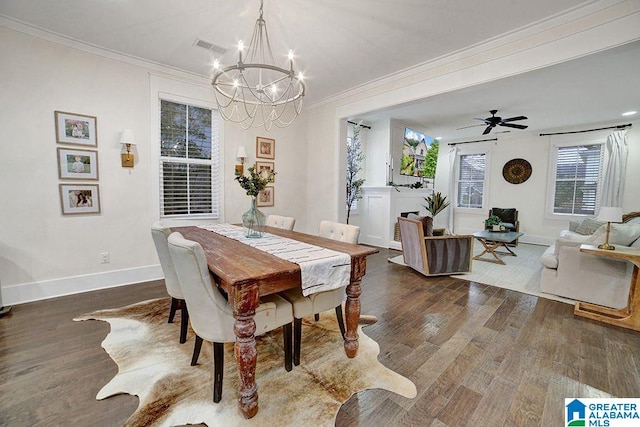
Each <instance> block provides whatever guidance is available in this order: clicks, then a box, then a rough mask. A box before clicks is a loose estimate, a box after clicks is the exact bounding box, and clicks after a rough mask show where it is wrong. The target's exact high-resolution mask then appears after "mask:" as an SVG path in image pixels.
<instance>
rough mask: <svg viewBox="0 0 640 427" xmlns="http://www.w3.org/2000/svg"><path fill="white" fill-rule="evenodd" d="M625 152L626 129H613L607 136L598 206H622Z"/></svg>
mask: <svg viewBox="0 0 640 427" xmlns="http://www.w3.org/2000/svg"><path fill="white" fill-rule="evenodd" d="M627 153H628V150H627V131H626V130H619V131H615V132H613V133H612V134H611V135H609V136H608V137H607V143H606V157H605V164H604V170H603V180H602V193H601V194H602V195H601V197H600V206H613V207H622V196H623V193H624V181H625V176H626V171H627Z"/></svg>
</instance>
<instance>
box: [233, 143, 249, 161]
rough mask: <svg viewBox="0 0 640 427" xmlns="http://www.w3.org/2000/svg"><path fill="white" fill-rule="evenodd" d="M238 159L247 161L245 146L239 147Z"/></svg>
mask: <svg viewBox="0 0 640 427" xmlns="http://www.w3.org/2000/svg"><path fill="white" fill-rule="evenodd" d="M236 157H237V158H238V159H246V158H247V157H249V156H247V150H246V149H245V148H244V146H242V145H241V146H240V147H238V151H236Z"/></svg>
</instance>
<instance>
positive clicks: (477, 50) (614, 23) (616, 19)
mask: <svg viewBox="0 0 640 427" xmlns="http://www.w3.org/2000/svg"><path fill="white" fill-rule="evenodd" d="M587 18H588V19H587ZM638 28H640V4H638V3H637V2H624V5H623V6H622V5H621V4H617V3H611V2H606V1H600V2H594V3H593V4H589V5H587V6H585V7H584V8H580V9H576V10H574V11H572V12H571V13H568V14H566V15H563V16H559V17H557V18H556V19H552V20H549V21H545V22H543V23H539V24H537V25H532V26H530V27H528V28H526V29H524V30H522V31H517V32H513V33H510V34H508V35H506V36H505V37H502V38H499V39H495V40H491V41H489V42H487V43H484V44H479V45H476V46H473V47H471V48H470V49H467V50H464V51H461V52H456V53H454V54H452V55H449V56H446V57H443V58H439V59H437V60H435V61H432V62H430V63H426V64H423V65H421V66H418V67H414V68H411V69H408V70H404V71H401V72H398V73H396V74H394V75H392V76H388V77H386V78H382V79H380V80H378V81H375V82H372V83H370V84H368V85H363V86H360V87H358V88H354V89H353V90H351V91H348V92H346V93H343V94H341V95H340V96H337V97H335V98H333V99H330V100H326V101H325V102H323V103H320V104H317V105H314V106H311V107H310V108H309V110H308V113H309V114H308V116H307V120H308V139H309V143H310V147H314V150H315V149H316V147H319V149H320V150H321V151H318V152H316V151H313V154H312V151H309V173H310V175H309V176H310V181H309V184H308V186H309V189H311V186H312V185H313V184H312V182H311V181H312V179H313V177H317V176H323V177H324V178H326V179H327V182H325V183H324V185H323V188H322V189H321V190H320V191H318V192H316V193H315V194H314V196H315V197H309V199H308V216H309V218H310V219H312V220H311V222H316V221H318V220H320V219H323V218H329V219H338V220H340V219H341V218H343V217H344V208H343V203H341V201H342V200H344V191H343V190H342V188H343V187H344V173H342V172H341V169H342V168H343V165H344V150H343V148H342V146H343V144H341V143H340V141H343V139H341V138H342V137H343V134H342V132H341V129H340V127H341V120H342V119H344V118H350V119H351V120H354V121H357V119H358V117H359V116H365V115H366V114H367V113H371V112H375V111H377V110H382V109H384V108H387V107H390V106H394V105H398V104H403V103H408V102H411V101H415V100H418V99H422V98H427V97H430V96H434V95H438V94H441V93H446V92H449V91H453V90H458V89H462V88H465V87H469V86H473V85H476V84H481V83H485V82H488V81H493V80H498V79H500V78H504V77H508V76H512V75H515V74H520V73H524V72H527V71H531V70H535V69H538V68H542V67H547V66H551V65H554V64H557V63H560V62H563V61H566V60H570V59H574V58H578V57H581V56H584V55H588V54H590V53H595V52H598V51H601V50H604V49H608V48H611V47H615V46H619V45H621V44H624V43H626V42H630V41H635V40H638V39H639V38H640V33H639V32H638ZM635 132H637V129H634V130H632V131H630V135H631V134H632V133H635ZM514 138H515V139H514V140H513V144H512V145H511V147H514V148H506V149H505V150H504V151H502V152H499V153H498V154H496V156H495V158H496V159H495V163H496V164H504V162H502V160H504V161H507V160H510V159H511V158H513V156H514V155H515V156H516V157H522V153H523V152H522V151H518V147H520V148H521V149H522V150H529V151H526V153H527V156H528V157H527V158H528V159H529V158H531V160H530V161H531V163H532V165H533V168H534V171H535V170H538V169H546V162H547V154H546V153H544V151H545V150H546V148H544V147H542V148H539V145H540V144H535V147H536V149H535V150H534V152H532V153H530V151H531V147H532V146H530V145H529V144H528V143H526V142H523V141H521V140H519V138H520V137H518V136H514ZM320 144H322V145H321V146H320ZM538 150H541V151H538ZM636 150H637V149H633V148H632V149H631V150H630V151H631V153H630V156H629V171H630V172H629V173H630V175H629V176H628V179H627V182H628V183H630V182H631V181H638V180H637V178H638V176H637V173H636V172H635V171H634V162H636V163H635V164H636V165H637V164H638V163H637V161H638V160H640V159H639V158H638V157H639V156H640V154H639V153H637V151H636ZM446 151H447V150H445V149H442V150H441V153H440V156H439V161H438V168H437V172H436V174H437V176H436V183H435V184H436V185H435V190H436V191H443V192H448V185H447V184H448V179H447V177H446V175H443V174H444V172H445V170H446V169H448V167H446V166H445V164H446V163H447V162H446V158H445V157H444V156H446V155H447V153H446ZM518 153H519V154H520V155H517V154H518ZM316 154H317V155H316ZM509 156H512V157H509ZM507 157H508V158H507ZM443 160H444V161H443ZM500 162H502V163H500ZM500 173H501V168H500V169H498V170H492V178H491V179H492V182H494V181H497V179H496V177H495V176H493V175H495V174H500ZM331 177H333V179H331ZM443 177H444V179H443ZM530 181H531V182H528V183H527V185H526V186H525V187H521V188H522V189H524V188H527V190H530V191H531V199H527V201H526V206H525V209H526V210H527V213H525V214H524V215H525V217H524V218H523V222H524V221H526V226H525V227H526V229H527V231H528V232H533V233H540V234H541V235H546V236H549V237H550V236H552V235H553V234H554V233H555V232H556V231H557V229H558V226H557V225H549V224H546V223H543V219H542V217H541V216H540V215H542V213H541V212H542V209H540V208H539V207H538V206H542V204H539V203H538V199H539V198H540V197H544V194H545V191H546V190H545V187H544V186H543V185H544V181H543V177H542V176H541V175H537V173H536V174H535V176H534V177H532V179H530ZM496 185H497V184H496ZM523 185H524V184H523ZM497 187H499V185H497ZM631 187H633V188H634V190H636V193H633V191H632V190H631ZM309 194H310V195H311V191H309ZM538 194H539V196H538ZM626 194H627V195H628V197H627V202H626V203H627V205H626V206H625V210H640V206H638V203H639V202H638V196H637V194H638V193H637V184H631V185H628V186H627V188H626ZM495 197H496V200H495V202H496V203H498V202H503V201H505V202H506V200H503V197H504V196H503V195H496V196H495ZM540 200H542V199H540ZM492 202H493V200H492ZM534 212H537V213H534ZM441 216H442V217H443V220H444V216H446V213H442V214H441V215H439V216H438V220H440V217H441ZM478 221H480V218H477V220H476V219H475V218H474V219H469V220H468V221H466V222H465V223H464V224H461V225H462V226H463V227H465V228H469V229H471V228H472V227H473V228H474V229H475V228H476V227H477V226H478ZM529 227H534V228H529Z"/></svg>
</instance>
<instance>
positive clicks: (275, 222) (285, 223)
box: [267, 215, 296, 230]
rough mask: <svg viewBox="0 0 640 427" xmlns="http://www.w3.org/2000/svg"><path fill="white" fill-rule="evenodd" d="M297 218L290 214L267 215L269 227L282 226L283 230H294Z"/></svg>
mask: <svg viewBox="0 0 640 427" xmlns="http://www.w3.org/2000/svg"><path fill="white" fill-rule="evenodd" d="M295 224H296V219H295V218H291V217H290V216H280V215H269V216H268V217H267V225H268V226H269V227H277V228H282V229H283V230H293V226H294V225H295Z"/></svg>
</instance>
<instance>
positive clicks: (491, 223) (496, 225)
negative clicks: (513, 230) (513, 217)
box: [485, 215, 502, 231]
mask: <svg viewBox="0 0 640 427" xmlns="http://www.w3.org/2000/svg"><path fill="white" fill-rule="evenodd" d="M500 223H502V220H501V219H500V217H499V216H497V215H491V216H490V217H489V218H487V219H486V220H485V224H486V227H487V228H490V229H492V230H493V231H500Z"/></svg>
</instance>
